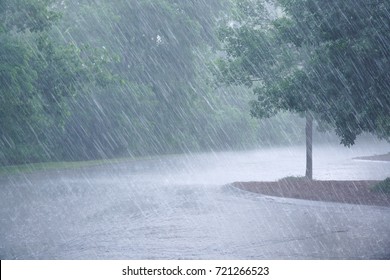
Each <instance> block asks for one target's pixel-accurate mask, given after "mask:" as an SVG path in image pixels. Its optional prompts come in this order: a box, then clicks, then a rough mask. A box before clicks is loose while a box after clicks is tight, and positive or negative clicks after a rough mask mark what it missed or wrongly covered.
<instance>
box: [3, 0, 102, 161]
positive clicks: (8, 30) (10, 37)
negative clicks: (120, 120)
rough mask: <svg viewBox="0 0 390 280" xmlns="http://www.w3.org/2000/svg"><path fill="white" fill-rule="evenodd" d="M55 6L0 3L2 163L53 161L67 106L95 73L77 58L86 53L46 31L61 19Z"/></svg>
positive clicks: (37, 1)
mask: <svg viewBox="0 0 390 280" xmlns="http://www.w3.org/2000/svg"><path fill="white" fill-rule="evenodd" d="M54 4H55V3H54V1H52V0H12V1H11V0H1V1H0V62H1V63H0V65H1V66H0V82H1V87H0V125H1V127H0V147H1V153H0V163H2V164H16V163H23V162H26V161H43V160H49V159H55V158H56V155H57V150H59V149H58V148H60V147H61V145H60V141H58V140H59V138H60V137H61V135H62V132H63V128H64V123H65V118H66V117H67V115H68V113H69V110H68V107H67V103H68V101H69V99H71V98H73V97H74V96H75V95H76V94H77V93H79V92H80V91H81V90H82V89H83V87H84V86H86V85H87V84H90V82H91V81H92V80H93V79H92V78H93V75H95V74H93V73H94V72H96V73H98V71H95V70H96V67H98V65H99V63H92V61H90V60H89V59H88V58H86V59H82V58H81V57H82V56H83V55H84V56H85V55H86V53H85V52H84V53H83V54H81V50H80V49H79V48H77V47H76V46H75V45H73V44H67V45H59V44H57V43H56V42H54V41H53V40H52V39H51V38H50V35H49V32H50V28H51V26H52V25H53V24H54V22H56V21H57V20H58V19H59V17H60V14H59V13H58V12H56V11H55V8H56V6H55V5H54ZM89 62H91V63H89ZM94 62H98V61H97V60H95V61H94ZM92 64H94V65H96V66H94V67H92V66H91V65H92Z"/></svg>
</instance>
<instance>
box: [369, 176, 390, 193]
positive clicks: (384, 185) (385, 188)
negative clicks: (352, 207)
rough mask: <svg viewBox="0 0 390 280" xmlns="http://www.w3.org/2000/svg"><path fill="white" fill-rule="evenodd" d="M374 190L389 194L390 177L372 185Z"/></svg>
mask: <svg viewBox="0 0 390 280" xmlns="http://www.w3.org/2000/svg"><path fill="white" fill-rule="evenodd" d="M373 189H374V191H377V192H382V193H388V194H390V177H388V178H386V179H385V180H383V181H381V182H379V183H377V184H376V185H375V186H374V188H373Z"/></svg>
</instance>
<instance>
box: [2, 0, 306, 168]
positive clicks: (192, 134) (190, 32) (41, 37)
mask: <svg viewBox="0 0 390 280" xmlns="http://www.w3.org/2000/svg"><path fill="white" fill-rule="evenodd" d="M226 4H227V2H226V1H219V0H212V1H205V0H204V1H192V0H188V1H178V0H162V1H150V0H137V1H135V0H118V1H103V0H78V1H76V0H63V1H57V0H43V1H41V0H1V1H0V6H1V9H0V60H1V64H0V67H1V69H0V80H1V87H0V91H1V100H0V163H1V164H19V163H24V162H34V161H57V160H82V159H97V158H107V157H114V156H126V155H145V154H157V153H172V152H186V151H200V150H206V149H226V148H233V147H235V148H237V147H240V148H244V147H249V146H251V147H253V146H255V145H256V144H258V143H260V142H264V143H273V142H275V139H279V140H280V141H289V140H291V139H297V138H300V136H299V135H295V133H294V129H291V125H288V124H286V123H285V121H283V120H285V119H288V118H289V117H286V116H281V117H279V119H278V120H276V121H275V122H272V121H271V122H269V121H265V122H263V123H262V124H261V125H260V126H259V122H258V121H255V120H253V119H251V118H250V116H249V114H247V113H246V112H248V110H249V107H248V105H247V103H248V101H249V100H250V99H251V93H250V92H249V91H246V90H245V89H243V88H234V87H230V88H219V89H218V88H216V87H215V86H214V84H213V79H214V78H213V77H212V74H211V71H210V65H209V63H210V62H212V61H213V60H214V58H215V54H214V51H215V49H216V48H217V46H218V44H219V42H218V40H217V36H216V32H215V30H216V26H217V24H218V19H221V18H223V17H224V15H226V14H228V13H230V10H229V6H227V5H226ZM298 122H299V120H298ZM280 127H284V128H286V129H290V132H289V133H287V134H288V136H291V137H290V139H288V138H289V137H286V132H285V131H281V130H280ZM272 137H273V138H272Z"/></svg>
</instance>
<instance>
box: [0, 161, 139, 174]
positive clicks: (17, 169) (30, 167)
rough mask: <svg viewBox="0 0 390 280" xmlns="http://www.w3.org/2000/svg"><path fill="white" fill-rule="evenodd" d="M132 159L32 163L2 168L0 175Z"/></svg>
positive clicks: (72, 167) (74, 167) (79, 166)
mask: <svg viewBox="0 0 390 280" xmlns="http://www.w3.org/2000/svg"><path fill="white" fill-rule="evenodd" d="M132 159H133V158H120V159H108V160H91V161H72V162H63V161H62V162H41V163H30V164H22V165H12V166H0V175H12V174H20V173H32V172H35V171H42V170H53V169H76V168H81V167H90V166H97V165H104V164H113V163H119V162H122V161H126V160H132Z"/></svg>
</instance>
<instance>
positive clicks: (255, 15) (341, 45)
mask: <svg viewBox="0 0 390 280" xmlns="http://www.w3.org/2000/svg"><path fill="white" fill-rule="evenodd" d="M267 3H268V4H267ZM279 3H280V5H281V6H280V7H279V8H281V9H282V10H278V9H277V7H276V6H272V5H271V6H270V4H269V1H257V0H245V1H239V2H238V4H237V14H238V15H239V16H238V17H236V18H234V21H232V22H231V24H230V26H227V27H225V28H223V29H222V33H221V39H222V42H223V43H224V46H225V50H226V57H225V58H224V59H222V60H221V61H220V62H219V65H218V66H219V70H220V76H221V77H222V80H224V81H227V82H228V83H244V84H246V85H248V86H250V87H252V88H253V91H254V92H255V93H256V95H257V100H256V101H254V102H253V104H252V115H253V116H255V117H259V118H263V117H270V116H272V115H274V114H276V113H277V112H279V111H286V110H287V111H292V112H297V113H300V114H306V120H307V122H306V123H307V124H306V125H307V127H306V133H307V135H306V138H307V141H306V143H307V167H306V176H307V177H308V178H312V156H311V151H312V149H311V145H312V144H311V134H312V120H313V118H315V119H316V120H317V121H318V122H320V123H321V124H323V125H327V126H330V127H333V128H334V129H335V131H336V133H337V134H338V135H339V136H340V138H341V142H342V143H343V144H344V145H347V146H349V145H353V144H354V140H355V138H356V136H357V135H359V134H360V133H362V132H371V133H374V134H376V135H378V136H379V137H382V138H385V139H389V125H390V120H389V116H390V114H389V108H390V106H389V94H388V91H389V87H390V86H389V85H390V83H389V81H390V80H389V65H390V64H389V46H390V44H389V42H390V41H389V34H390V33H389V14H388V13H386V10H387V11H388V10H389V3H383V1H363V0H362V1H341V0H332V1H319V0H280V1H279ZM270 11H273V13H272V12H271V13H270ZM362 104H364V106H362Z"/></svg>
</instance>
